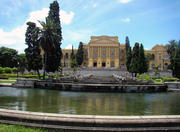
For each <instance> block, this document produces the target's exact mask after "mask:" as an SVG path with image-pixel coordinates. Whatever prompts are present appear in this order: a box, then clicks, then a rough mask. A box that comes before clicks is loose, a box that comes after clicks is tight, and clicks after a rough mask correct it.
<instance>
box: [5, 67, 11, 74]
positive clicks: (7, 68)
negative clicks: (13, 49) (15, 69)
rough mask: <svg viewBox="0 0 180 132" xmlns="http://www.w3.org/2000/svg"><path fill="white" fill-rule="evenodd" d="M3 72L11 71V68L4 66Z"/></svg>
mask: <svg viewBox="0 0 180 132" xmlns="http://www.w3.org/2000/svg"><path fill="white" fill-rule="evenodd" d="M4 72H5V73H11V72H12V69H11V68H10V67H5V68H4Z"/></svg>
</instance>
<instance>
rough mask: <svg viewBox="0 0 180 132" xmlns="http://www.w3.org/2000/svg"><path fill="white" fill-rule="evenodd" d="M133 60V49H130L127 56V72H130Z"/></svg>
mask: <svg viewBox="0 0 180 132" xmlns="http://www.w3.org/2000/svg"><path fill="white" fill-rule="evenodd" d="M131 59H132V52H131V47H129V49H128V52H127V55H126V67H127V71H130V64H131Z"/></svg>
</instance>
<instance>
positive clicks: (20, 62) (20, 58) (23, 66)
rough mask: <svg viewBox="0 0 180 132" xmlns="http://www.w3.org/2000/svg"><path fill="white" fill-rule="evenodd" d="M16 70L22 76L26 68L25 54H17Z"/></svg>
mask: <svg viewBox="0 0 180 132" xmlns="http://www.w3.org/2000/svg"><path fill="white" fill-rule="evenodd" d="M18 68H19V71H20V72H21V73H22V74H23V73H24V71H25V69H26V68H27V59H26V55H25V54H23V53H22V54H18Z"/></svg>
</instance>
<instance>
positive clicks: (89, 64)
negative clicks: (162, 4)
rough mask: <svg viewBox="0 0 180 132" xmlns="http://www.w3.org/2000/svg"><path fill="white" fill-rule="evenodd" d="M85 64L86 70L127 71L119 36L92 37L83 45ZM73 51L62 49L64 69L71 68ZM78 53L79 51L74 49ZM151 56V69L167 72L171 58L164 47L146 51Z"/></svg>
mask: <svg viewBox="0 0 180 132" xmlns="http://www.w3.org/2000/svg"><path fill="white" fill-rule="evenodd" d="M83 50H84V56H83V58H84V59H83V64H82V67H86V68H120V69H126V48H125V44H120V43H119V41H118V37H117V36H91V39H90V41H89V43H88V44H85V43H83ZM71 53H72V49H62V59H61V63H62V65H63V66H64V67H67V68H70V66H71ZM74 53H75V54H76V53H77V49H74ZM148 53H149V54H151V56H152V58H151V60H150V62H149V69H152V67H153V66H159V67H160V69H161V70H166V69H167V65H168V64H169V56H168V54H167V52H166V48H165V46H163V45H155V46H154V47H153V48H152V49H151V50H145V54H148Z"/></svg>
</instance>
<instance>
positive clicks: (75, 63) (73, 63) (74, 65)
mask: <svg viewBox="0 0 180 132" xmlns="http://www.w3.org/2000/svg"><path fill="white" fill-rule="evenodd" d="M77 66H78V63H77V61H76V58H74V59H72V60H71V68H74V67H77Z"/></svg>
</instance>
